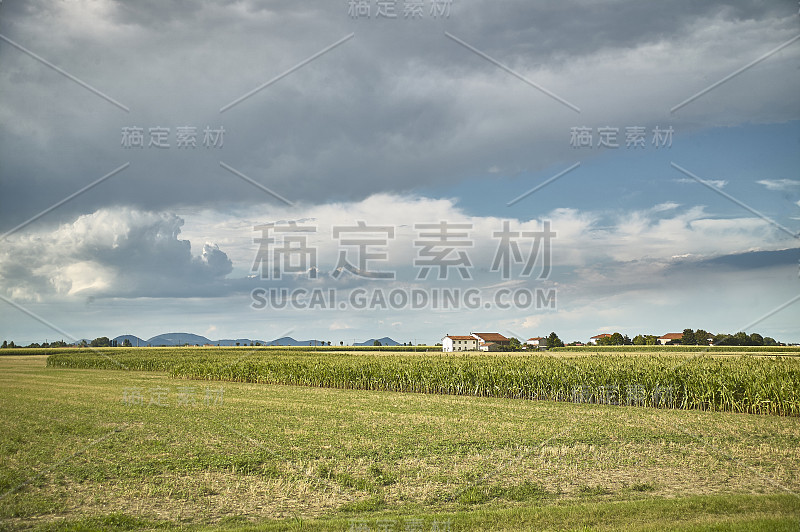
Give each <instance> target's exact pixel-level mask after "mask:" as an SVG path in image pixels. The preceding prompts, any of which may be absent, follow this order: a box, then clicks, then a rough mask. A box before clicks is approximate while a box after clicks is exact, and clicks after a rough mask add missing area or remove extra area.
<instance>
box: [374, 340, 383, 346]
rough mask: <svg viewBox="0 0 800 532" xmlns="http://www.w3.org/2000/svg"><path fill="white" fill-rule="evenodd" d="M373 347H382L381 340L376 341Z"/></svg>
mask: <svg viewBox="0 0 800 532" xmlns="http://www.w3.org/2000/svg"><path fill="white" fill-rule="evenodd" d="M372 345H373V346H375V347H380V346H381V345H383V344H381V341H380V340H375V341H374V342H372Z"/></svg>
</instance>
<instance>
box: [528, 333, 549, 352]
mask: <svg viewBox="0 0 800 532" xmlns="http://www.w3.org/2000/svg"><path fill="white" fill-rule="evenodd" d="M525 344H527V345H529V346H531V347H532V348H534V349H547V338H542V337H541V336H537V337H536V338H528V339H527V340H525Z"/></svg>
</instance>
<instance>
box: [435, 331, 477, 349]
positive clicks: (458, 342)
mask: <svg viewBox="0 0 800 532" xmlns="http://www.w3.org/2000/svg"><path fill="white" fill-rule="evenodd" d="M476 349H478V339H477V338H475V337H474V336H454V335H451V334H448V335H447V336H445V337H444V338H442V352H443V353H452V352H453V351H475V350H476Z"/></svg>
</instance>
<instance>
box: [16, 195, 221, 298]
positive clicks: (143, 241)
mask: <svg viewBox="0 0 800 532" xmlns="http://www.w3.org/2000/svg"><path fill="white" fill-rule="evenodd" d="M182 224H183V220H182V219H181V218H179V217H177V216H175V215H174V214H166V213H152V212H142V211H137V210H133V209H124V208H123V209H101V210H99V211H96V212H94V213H92V214H87V215H82V216H79V217H78V218H77V219H76V220H75V221H73V222H72V223H66V224H62V225H60V226H59V227H57V228H56V229H54V230H52V231H41V232H36V231H29V232H27V233H17V234H15V235H12V236H10V237H9V238H8V239H7V240H6V242H5V244H6V245H5V246H4V247H3V249H2V251H0V290H2V291H4V292H5V293H7V294H10V295H12V296H13V297H20V298H22V299H24V300H38V299H40V298H41V297H43V296H80V297H89V296H122V297H140V296H165V297H168V296H170V295H173V296H176V295H177V296H183V297H186V296H192V295H202V294H205V295H209V292H210V291H211V292H213V290H214V289H215V287H217V286H218V285H219V282H220V281H221V280H222V279H223V278H224V276H225V275H227V274H228V273H230V271H231V263H230V260H229V259H228V257H227V255H226V254H225V253H224V252H223V251H221V250H220V249H219V247H218V246H217V245H216V244H212V243H206V244H205V245H204V246H203V249H202V252H201V254H200V256H196V257H192V255H191V251H190V244H189V242H188V241H186V240H181V239H179V234H180V232H181V230H180V227H181V225H182Z"/></svg>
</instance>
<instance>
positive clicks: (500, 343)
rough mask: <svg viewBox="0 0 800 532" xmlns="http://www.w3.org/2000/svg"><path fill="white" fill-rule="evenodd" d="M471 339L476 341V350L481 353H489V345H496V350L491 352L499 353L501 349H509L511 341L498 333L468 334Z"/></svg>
mask: <svg viewBox="0 0 800 532" xmlns="http://www.w3.org/2000/svg"><path fill="white" fill-rule="evenodd" d="M470 334H471V335H472V337H473V338H475V339H477V340H478V349H480V350H481V351H490V349H489V344H497V347H496V349H491V350H492V351H501V350H502V349H503V348H506V347H509V345H510V343H511V340H509V339H508V338H506V337H505V336H503V335H502V334H500V333H470Z"/></svg>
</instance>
